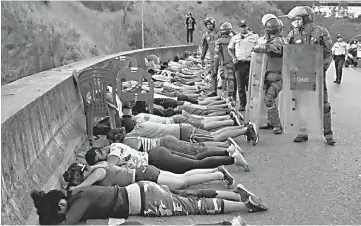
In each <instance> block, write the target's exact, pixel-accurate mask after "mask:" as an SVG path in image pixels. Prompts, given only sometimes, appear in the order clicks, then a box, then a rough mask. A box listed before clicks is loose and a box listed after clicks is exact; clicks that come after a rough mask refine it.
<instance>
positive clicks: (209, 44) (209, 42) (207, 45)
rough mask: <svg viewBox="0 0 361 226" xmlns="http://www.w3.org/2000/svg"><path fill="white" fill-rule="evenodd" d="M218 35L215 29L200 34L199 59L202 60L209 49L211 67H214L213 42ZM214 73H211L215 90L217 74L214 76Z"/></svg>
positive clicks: (214, 42)
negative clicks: (200, 49)
mask: <svg viewBox="0 0 361 226" xmlns="http://www.w3.org/2000/svg"><path fill="white" fill-rule="evenodd" d="M219 37H220V34H219V33H218V32H217V31H216V30H212V31H210V30H209V31H207V32H206V33H205V34H204V35H203V36H202V54H201V60H202V61H203V60H204V58H205V56H206V54H207V51H209V56H210V61H211V62H210V63H211V69H213V67H214V53H215V44H216V40H217V39H218V38H219ZM214 74H215V73H212V76H213V79H212V87H213V88H214V89H215V91H217V75H215V76H214Z"/></svg>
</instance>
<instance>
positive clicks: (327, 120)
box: [323, 103, 336, 146]
mask: <svg viewBox="0 0 361 226" xmlns="http://www.w3.org/2000/svg"><path fill="white" fill-rule="evenodd" d="M323 110H324V112H323V113H324V115H323V129H324V134H323V135H324V137H325V139H326V142H327V144H328V145H332V146H333V145H335V143H336V141H335V139H334V138H333V132H332V128H331V127H332V123H331V105H330V104H329V103H325V104H324V109H323Z"/></svg>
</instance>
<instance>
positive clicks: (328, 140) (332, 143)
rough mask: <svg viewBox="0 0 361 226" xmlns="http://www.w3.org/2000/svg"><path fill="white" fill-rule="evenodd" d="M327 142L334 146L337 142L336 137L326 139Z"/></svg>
mask: <svg viewBox="0 0 361 226" xmlns="http://www.w3.org/2000/svg"><path fill="white" fill-rule="evenodd" d="M326 142H327V144H328V145H331V146H334V145H335V143H336V141H335V139H333V138H328V139H326Z"/></svg>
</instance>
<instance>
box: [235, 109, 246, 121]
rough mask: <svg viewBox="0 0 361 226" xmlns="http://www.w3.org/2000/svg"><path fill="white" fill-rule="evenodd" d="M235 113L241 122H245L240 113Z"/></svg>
mask: <svg viewBox="0 0 361 226" xmlns="http://www.w3.org/2000/svg"><path fill="white" fill-rule="evenodd" d="M234 113H236V115H237V116H238V118H239V119H240V120H241V121H244V117H243V115H242V114H241V113H240V112H239V111H234Z"/></svg>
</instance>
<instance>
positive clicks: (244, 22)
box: [238, 20, 247, 27]
mask: <svg viewBox="0 0 361 226" xmlns="http://www.w3.org/2000/svg"><path fill="white" fill-rule="evenodd" d="M238 26H240V27H245V26H247V21H246V20H241V21H239V24H238Z"/></svg>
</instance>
